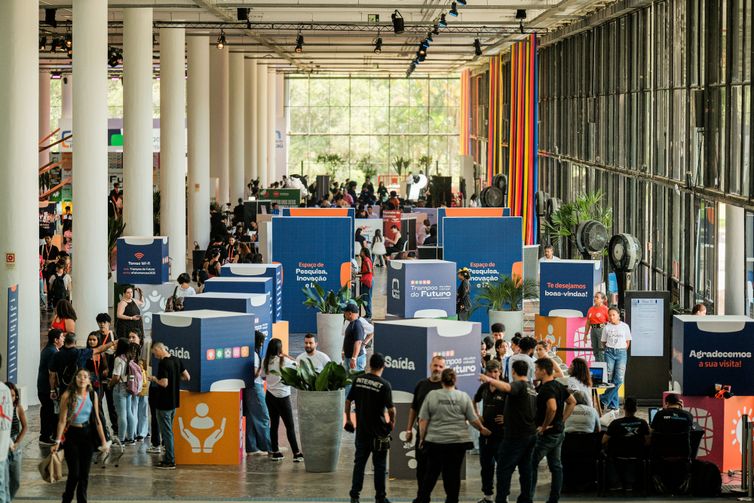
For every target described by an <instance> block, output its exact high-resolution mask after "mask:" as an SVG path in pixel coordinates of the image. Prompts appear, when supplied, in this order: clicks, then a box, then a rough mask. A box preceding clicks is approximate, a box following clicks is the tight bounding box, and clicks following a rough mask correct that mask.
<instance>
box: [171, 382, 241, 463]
mask: <svg viewBox="0 0 754 503" xmlns="http://www.w3.org/2000/svg"><path fill="white" fill-rule="evenodd" d="M173 437H174V440H175V462H176V464H179V465H238V464H240V463H241V460H242V459H243V448H244V421H243V413H242V408H241V392H240V391H210V392H208V393H195V392H191V391H181V406H180V407H179V408H178V409H176V411H175V419H174V420H173Z"/></svg>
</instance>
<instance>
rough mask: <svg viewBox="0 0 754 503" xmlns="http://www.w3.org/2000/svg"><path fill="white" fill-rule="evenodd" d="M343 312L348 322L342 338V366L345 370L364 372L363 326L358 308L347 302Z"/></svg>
mask: <svg viewBox="0 0 754 503" xmlns="http://www.w3.org/2000/svg"><path fill="white" fill-rule="evenodd" d="M343 311H344V315H345V317H346V320H348V327H346V333H345V337H344V338H343V366H344V367H345V368H346V370H353V371H358V370H364V367H365V366H366V362H367V361H366V360H367V357H366V350H365V349H364V337H365V334H364V325H362V324H361V322H360V321H359V306H357V305H356V304H354V303H352V302H349V303H348V304H347V305H346V307H345V309H344V310H343Z"/></svg>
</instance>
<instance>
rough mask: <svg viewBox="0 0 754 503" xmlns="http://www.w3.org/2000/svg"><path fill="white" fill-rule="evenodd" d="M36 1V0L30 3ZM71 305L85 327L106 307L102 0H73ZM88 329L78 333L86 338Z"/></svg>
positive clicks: (82, 340)
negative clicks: (73, 245) (73, 239)
mask: <svg viewBox="0 0 754 503" xmlns="http://www.w3.org/2000/svg"><path fill="white" fill-rule="evenodd" d="M33 3H36V2H33ZM73 39H74V40H75V41H76V46H77V47H79V49H78V50H75V51H74V53H73V81H74V82H75V87H74V88H73V131H74V135H75V136H74V140H73V141H74V146H73V148H74V156H73V172H74V173H76V174H75V177H76V181H75V183H74V184H73V211H74V218H73V235H74V236H75V237H76V246H75V249H74V251H73V305H74V306H75V307H76V314H77V315H78V320H79V325H80V326H82V327H90V326H93V325H94V319H95V318H96V316H97V314H98V313H105V312H107V311H108V305H107V304H108V302H107V288H108V287H107V272H108V271H109V269H110V261H109V260H108V256H107V193H108V183H107V169H106V167H107V142H106V141H105V138H107V64H106V62H107V3H106V2H102V1H101V0H73ZM87 333H88V329H84V330H81V331H80V333H79V341H78V342H79V344H83V343H85V342H86V334H87Z"/></svg>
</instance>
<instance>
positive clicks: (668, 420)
mask: <svg viewBox="0 0 754 503" xmlns="http://www.w3.org/2000/svg"><path fill="white" fill-rule="evenodd" d="M651 426H652V431H653V432H657V433H671V434H672V433H690V432H691V428H692V427H693V426H694V416H692V415H691V413H690V412H688V411H685V410H683V402H682V401H681V397H680V396H678V394H677V393H668V394H667V395H666V396H665V407H664V408H663V409H662V410H658V411H657V414H655V417H654V419H652V425H651Z"/></svg>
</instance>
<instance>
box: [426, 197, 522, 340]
mask: <svg viewBox="0 0 754 503" xmlns="http://www.w3.org/2000/svg"><path fill="white" fill-rule="evenodd" d="M447 209H450V208H447ZM474 209H484V208H474ZM490 209H495V210H500V209H501V208H490ZM438 215H439V213H438ZM441 221H442V222H443V223H442V225H443V227H444V231H443V232H444V233H445V237H446V239H445V241H444V252H443V253H444V258H445V260H447V261H450V262H455V263H456V265H457V266H458V268H462V267H467V268H468V269H469V271H470V273H471V279H470V283H471V305H472V307H474V306H476V305H477V303H478V302H477V300H476V299H477V295H478V294H479V292H480V289H481V287H482V286H483V285H484V284H485V283H489V282H492V281H499V280H500V276H501V275H505V276H513V275H515V276H518V277H523V275H524V271H523V253H524V250H523V247H524V245H523V238H522V234H521V232H522V231H521V229H522V228H521V217H474V218H471V217H469V218H466V217H445V218H444V219H442V220H441ZM470 320H471V321H477V322H479V323H481V324H482V331H483V332H489V317H488V315H487V310H485V309H476V310H475V311H474V312H473V313H472V315H471V318H470Z"/></svg>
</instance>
